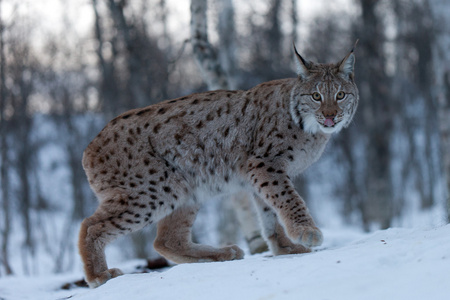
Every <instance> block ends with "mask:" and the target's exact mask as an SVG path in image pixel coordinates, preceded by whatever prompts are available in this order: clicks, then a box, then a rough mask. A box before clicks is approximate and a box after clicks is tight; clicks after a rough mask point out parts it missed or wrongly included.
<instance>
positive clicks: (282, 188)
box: [248, 160, 323, 247]
mask: <svg viewBox="0 0 450 300" xmlns="http://www.w3.org/2000/svg"><path fill="white" fill-rule="evenodd" d="M248 176H249V179H250V180H251V183H252V185H253V187H254V190H255V193H256V194H257V195H258V196H259V197H260V198H261V199H263V200H264V202H265V203H267V204H268V205H270V206H271V208H272V209H273V210H274V211H275V212H276V214H277V216H278V219H280V221H281V223H282V225H283V227H284V229H285V231H286V233H287V235H288V237H289V238H290V239H291V241H292V242H293V243H295V244H302V245H304V246H306V247H311V246H319V245H321V244H322V241H323V236H322V232H321V231H320V230H319V228H317V226H316V224H315V223H314V220H313V219H312V217H311V215H310V214H309V212H308V208H307V207H306V204H305V202H304V201H303V200H302V198H301V197H300V196H299V195H298V193H297V192H296V191H295V189H294V186H293V184H292V182H291V180H290V179H289V176H287V174H286V172H285V171H284V169H283V168H281V167H279V166H277V165H268V164H267V162H264V161H262V160H254V161H252V162H250V163H249V164H248Z"/></svg>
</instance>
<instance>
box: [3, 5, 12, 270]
mask: <svg viewBox="0 0 450 300" xmlns="http://www.w3.org/2000/svg"><path fill="white" fill-rule="evenodd" d="M1 8H2V2H1V0H0V64H1V65H0V143H1V150H0V151H1V154H0V155H1V158H0V178H1V190H2V192H1V199H2V212H3V218H2V219H3V222H2V224H1V225H2V227H3V229H2V231H1V235H2V244H1V260H0V263H1V264H3V267H4V269H5V273H6V274H7V275H11V274H12V273H13V271H12V269H11V267H10V265H9V255H8V254H9V253H8V246H9V234H10V230H11V220H10V217H11V216H10V213H11V212H10V209H9V180H8V162H9V158H8V145H7V136H6V134H7V128H6V126H7V122H6V120H5V114H4V113H5V106H6V86H5V82H6V80H5V76H6V74H5V72H6V70H5V67H6V63H5V47H4V46H5V43H4V27H3V20H2V19H1V12H2V10H1Z"/></svg>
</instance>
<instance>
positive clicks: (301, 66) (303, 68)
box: [292, 43, 311, 79]
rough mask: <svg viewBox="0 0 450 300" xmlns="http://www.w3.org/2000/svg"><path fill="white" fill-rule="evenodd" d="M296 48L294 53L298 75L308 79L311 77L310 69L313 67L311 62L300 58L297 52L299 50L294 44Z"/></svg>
mask: <svg viewBox="0 0 450 300" xmlns="http://www.w3.org/2000/svg"><path fill="white" fill-rule="evenodd" d="M292 45H293V46H294V52H295V62H296V65H297V74H298V76H300V77H301V78H303V79H304V78H306V77H308V76H309V68H310V67H311V64H310V62H308V61H306V60H304V59H303V57H301V56H300V54H298V52H297V48H296V47H295V44H294V43H292Z"/></svg>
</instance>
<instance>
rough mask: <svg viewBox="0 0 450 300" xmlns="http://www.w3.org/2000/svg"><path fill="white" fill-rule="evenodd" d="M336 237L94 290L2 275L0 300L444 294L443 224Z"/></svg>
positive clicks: (447, 260) (449, 251)
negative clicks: (294, 250)
mask: <svg viewBox="0 0 450 300" xmlns="http://www.w3.org/2000/svg"><path fill="white" fill-rule="evenodd" d="M325 234H326V236H325V238H326V239H327V232H325ZM336 237H337V235H333V234H332V232H328V240H329V242H328V246H326V248H324V249H321V250H318V251H317V252H314V253H310V254H303V255H287V256H278V257H272V256H270V255H268V254H264V255H258V256H247V257H246V258H245V259H244V260H240V261H231V262H223V263H202V264H185V265H177V266H174V267H173V268H171V269H169V270H167V271H164V272H161V273H160V272H153V273H149V274H130V275H125V276H121V277H118V278H116V279H113V280H110V281H109V282H107V283H106V284H104V285H103V286H100V287H99V288H97V289H94V290H88V289H82V288H77V289H73V290H70V291H56V288H57V287H58V286H60V285H62V283H64V282H65V281H67V280H69V279H68V278H67V277H65V278H58V277H47V278H28V279H27V278H8V279H4V278H1V279H0V299H6V300H15V299H57V298H59V299H64V298H66V297H71V298H70V299H76V300H102V299H108V300H114V299H120V300H123V299H133V300H134V299H136V300H139V299H151V300H156V299H196V300H202V299H205V300H206V299H207V300H216V299H217V300H220V299H227V300H228V299H246V300H252V299H255V300H256V299H261V300H262V299H333V300H335V299H346V300H349V299H365V300H367V299H377V300H378V299H396V300H398V299H408V300H409V299H424V298H426V299H433V300H439V299H450V288H449V284H450V272H449V270H450V225H447V226H444V227H440V228H435V229H429V230H422V229H389V230H383V231H377V232H375V233H373V234H370V235H366V236H364V237H363V238H359V239H356V240H353V241H351V242H348V241H347V242H345V244H344V245H342V244H341V245H340V246H335V244H336V242H337V240H336ZM343 240H345V239H343ZM71 278H72V280H73V279H75V278H74V277H73V276H72V277H71Z"/></svg>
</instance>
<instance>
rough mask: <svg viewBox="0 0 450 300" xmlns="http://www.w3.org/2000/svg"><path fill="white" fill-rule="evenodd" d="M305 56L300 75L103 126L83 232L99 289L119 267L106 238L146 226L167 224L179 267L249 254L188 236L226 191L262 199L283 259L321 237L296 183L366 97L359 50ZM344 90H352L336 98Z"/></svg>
mask: <svg viewBox="0 0 450 300" xmlns="http://www.w3.org/2000/svg"><path fill="white" fill-rule="evenodd" d="M296 60H297V64H298V70H299V71H298V75H299V76H298V77H297V78H291V79H282V80H276V81H270V82H266V83H262V84H260V85H258V86H256V87H254V88H252V89H250V90H247V91H227V90H219V91H212V92H205V93H198V94H192V95H189V96H186V97H182V98H177V99H173V100H168V101H164V102H162V103H159V104H155V105H151V106H148V107H145V108H140V109H135V110H131V111H128V112H126V113H124V114H122V115H120V116H118V117H117V118H115V119H114V120H112V121H111V122H109V123H108V124H107V125H106V127H105V128H104V129H103V130H102V131H101V132H100V133H99V134H98V136H97V137H96V138H95V139H94V140H93V141H92V142H91V143H90V145H89V146H88V147H87V149H86V150H85V152H84V156H83V167H84V169H85V171H86V174H87V177H88V180H89V184H90V186H91V188H92V190H93V191H94V193H95V194H96V196H97V198H98V200H99V203H100V204H99V207H98V209H97V211H96V212H95V213H94V214H93V215H92V216H91V217H89V218H87V219H85V220H84V221H83V223H82V225H81V230H80V239H79V250H80V254H81V258H82V260H83V263H84V269H85V273H86V280H87V282H88V283H89V285H90V286H91V287H96V286H98V285H101V284H103V283H104V282H106V281H107V280H108V279H110V278H113V277H116V276H119V275H121V274H122V272H121V271H120V270H118V269H108V267H107V264H106V260H105V255H104V248H105V246H106V244H107V243H108V242H110V241H111V240H113V239H115V238H116V237H118V236H120V235H123V234H127V233H130V232H133V231H136V230H139V229H141V228H142V227H144V226H146V225H148V224H154V223H158V233H157V238H156V240H155V243H154V246H155V249H156V250H157V251H158V252H159V253H161V254H162V255H163V256H165V257H167V258H169V259H171V260H173V261H174V262H177V263H184V262H201V261H224V260H233V259H241V258H242V257H243V251H242V250H241V249H239V248H238V247H237V246H229V247H225V248H213V247H209V246H205V245H199V244H194V243H192V241H191V239H190V230H191V226H192V224H193V222H194V220H195V216H196V213H197V211H198V209H199V207H200V205H201V204H202V202H203V201H204V200H205V199H207V198H210V197H211V196H214V195H219V194H229V193H238V192H240V193H249V194H251V195H253V196H254V198H255V201H254V202H255V207H256V208H257V211H258V213H259V216H260V220H261V225H262V229H263V234H264V236H265V238H266V240H267V241H268V243H269V246H270V248H271V250H272V251H273V253H274V254H287V253H303V252H308V251H310V249H309V247H311V246H317V245H320V244H321V242H322V239H323V238H322V233H321V232H320V230H319V229H318V228H317V227H316V225H315V223H314V221H313V219H312V217H311V216H310V214H309V213H308V209H307V207H306V205H305V203H304V201H303V200H302V198H301V197H300V196H299V195H298V193H297V192H296V191H295V189H294V186H293V184H292V181H291V178H292V177H294V176H296V175H298V174H300V173H301V172H302V171H304V170H305V169H306V168H307V167H308V166H310V165H311V164H312V163H313V162H315V161H316V160H317V159H318V158H319V157H320V156H321V154H322V152H323V150H324V148H325V145H326V144H327V142H328V140H329V138H330V135H331V133H333V132H336V131H339V130H341V129H342V127H345V126H348V124H349V123H350V121H351V119H352V117H353V114H354V112H355V110H356V106H357V103H358V90H357V88H356V85H355V83H354V81H353V64H354V56H353V53H352V52H351V53H349V55H347V56H346V57H345V58H344V60H343V61H342V62H340V63H338V64H315V63H312V62H309V61H305V60H304V59H303V58H302V57H301V56H300V55H298V53H297V52H296ZM339 92H344V93H345V97H344V98H342V99H340V100H337V98H336V97H337V96H336V95H337V93H339ZM314 93H319V94H314ZM312 95H315V96H316V97H318V95H320V97H321V101H317V100H314V99H313V96H312ZM339 95H340V96H342V94H339Z"/></svg>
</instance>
